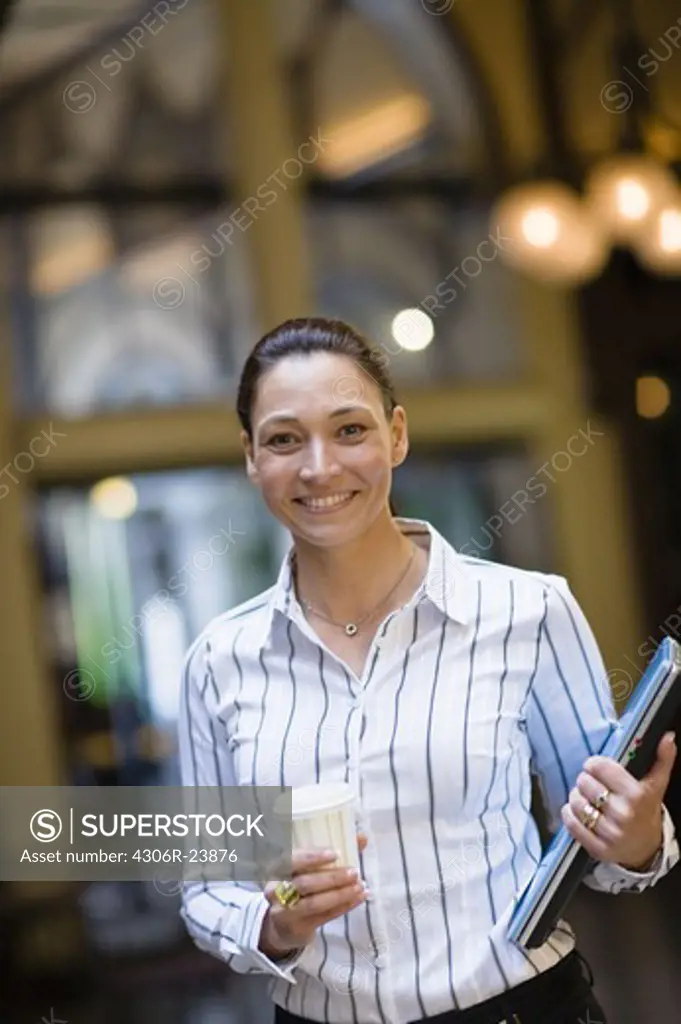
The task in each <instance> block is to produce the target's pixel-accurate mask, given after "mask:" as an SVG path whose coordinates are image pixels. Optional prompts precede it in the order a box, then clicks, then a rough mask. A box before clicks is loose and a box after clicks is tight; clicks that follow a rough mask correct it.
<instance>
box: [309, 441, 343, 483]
mask: <svg viewBox="0 0 681 1024" xmlns="http://www.w3.org/2000/svg"><path fill="white" fill-rule="evenodd" d="M340 472H341V468H340V466H339V465H338V462H337V460H336V458H335V456H334V454H333V452H332V451H331V450H330V449H329V448H328V447H327V445H325V444H324V443H323V442H319V443H316V444H311V445H310V447H309V448H308V450H307V453H306V457H305V459H304V462H303V465H302V466H301V469H300V478H301V480H305V481H309V480H323V479H326V478H327V477H331V476H338V474H339V473H340Z"/></svg>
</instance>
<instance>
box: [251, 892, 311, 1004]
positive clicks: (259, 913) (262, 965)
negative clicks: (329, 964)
mask: <svg viewBox="0 0 681 1024" xmlns="http://www.w3.org/2000/svg"><path fill="white" fill-rule="evenodd" d="M269 906H270V904H269V903H268V901H267V899H266V897H265V895H264V894H261V896H260V898H259V899H258V902H257V906H256V910H255V913H253V915H252V922H251V924H250V926H249V928H248V931H247V932H246V933H245V934H244V935H243V937H242V948H243V950H244V952H245V953H247V954H248V955H249V957H250V959H251V961H252V963H253V966H254V967H255V968H256V970H258V971H261V972H262V973H265V974H273V975H274V976H275V977H277V978H281V979H282V981H288V982H290V983H291V985H295V984H296V979H295V977H294V976H293V973H292V972H293V970H294V969H295V968H296V967H297V966H298V964H299V963H300V960H301V959H302V957H303V955H304V953H305V951H306V949H307V946H302V947H301V948H300V949H296V950H293V952H292V953H291V954H290V956H287V957H285V958H284V959H282V960H270V958H269V957H268V956H265V954H264V953H263V951H262V950H261V949H258V944H259V943H260V934H261V932H262V926H263V921H264V920H265V914H266V913H267V911H268V909H269Z"/></svg>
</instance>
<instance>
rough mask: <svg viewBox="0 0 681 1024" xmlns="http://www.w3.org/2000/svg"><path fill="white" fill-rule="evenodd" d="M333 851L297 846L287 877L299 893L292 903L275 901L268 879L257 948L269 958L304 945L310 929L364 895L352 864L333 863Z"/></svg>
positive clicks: (362, 839) (273, 885)
mask: <svg viewBox="0 0 681 1024" xmlns="http://www.w3.org/2000/svg"><path fill="white" fill-rule="evenodd" d="M366 844H367V839H366V836H364V835H361V834H360V835H359V836H358V845H359V849H360V851H361V850H364V848H365V846H366ZM336 859H337V855H336V854H335V853H330V854H327V855H326V856H325V855H324V851H322V850H315V849H298V850H294V851H293V856H292V859H291V880H292V881H293V883H294V884H295V887H296V889H297V890H298V892H299V893H300V897H301V898H300V899H299V900H298V902H297V903H296V904H295V905H294V906H292V907H283V906H282V905H281V903H279V901H278V899H277V897H276V895H275V892H274V890H275V888H276V886H277V883H276V882H268V883H267V885H266V887H265V896H266V898H267V900H268V902H269V904H270V906H269V908H268V910H267V913H266V914H265V918H264V920H263V926H262V930H261V932H260V944H259V946H260V950H261V951H262V952H263V953H264V954H265V956H269V958H270V959H277V957H279V958H281V957H284V956H287V955H288V954H290V953H291V952H292V951H293V950H295V949H300V948H301V947H303V946H306V945H307V944H308V943H309V942H311V940H312V939H313V938H314V933H315V932H316V930H317V928H319V927H320V926H321V925H323V924H326V922H327V921H333V919H334V918H336V917H341V916H342V915H343V914H347V913H348V911H350V910H353V909H354V907H358V906H359V905H360V904H361V903H363V902H364V900H365V899H366V892H365V889H364V885H363V884H362V881H361V879H360V878H359V873H358V872H357V871H356V870H354V869H352V868H345V867H334V866H333V864H334V861H335V860H336Z"/></svg>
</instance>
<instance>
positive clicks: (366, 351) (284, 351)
mask: <svg viewBox="0 0 681 1024" xmlns="http://www.w3.org/2000/svg"><path fill="white" fill-rule="evenodd" d="M313 352H331V353H333V354H334V355H339V356H348V358H350V359H352V360H353V361H354V362H355V363H356V364H357V366H358V367H359V368H360V369H361V370H363V371H364V373H366V374H367V375H368V376H369V377H371V379H372V380H373V382H374V383H375V384H376V385H377V386H378V388H379V389H380V392H381V396H382V398H383V408H384V409H385V414H386V416H387V417H388V418H390V417H391V416H392V412H393V409H394V408H395V406H396V405H397V397H396V395H395V386H394V384H393V382H392V379H391V377H390V374H389V372H388V368H387V362H388V360H387V357H386V356H384V355H382V354H381V353H379V352H377V351H376V349H375V348H373V347H372V346H371V345H370V344H369V342H368V341H367V340H366V338H364V337H363V336H362V335H361V334H360V333H359V331H356V330H355V329H354V327H350V325H349V324H346V323H345V322H344V321H343V320H327V319H325V318H324V317H305V318H302V317H301V318H299V319H296V320H285V321H284V322H283V323H282V324H279V326H278V327H275V328H274V329H273V330H272V331H269V332H268V333H267V334H265V335H264V336H263V337H262V338H261V339H260V341H259V342H258V343H257V345H256V346H255V348H254V349H253V351H252V352H251V354H250V355H249V357H248V359H247V360H246V362H245V364H244V368H243V370H242V371H241V378H240V380H239V387H238V389H237V399H236V411H237V415H238V417H239V421H240V423H241V426H242V427H243V428H244V430H245V431H246V433H247V434H248V437H249V438H250V440H251V441H252V440H253V424H252V421H251V412H252V410H253V402H254V401H255V393H256V391H257V388H258V382H259V381H260V379H261V377H262V376H263V375H264V374H265V373H267V371H268V370H270V369H271V368H272V367H273V366H274V365H275V364H276V363H278V362H279V360H280V359H284V358H285V357H286V356H294V355H309V354H310V353H313ZM390 513H391V515H393V516H397V515H399V512H398V511H397V509H396V507H395V503H394V501H393V500H392V498H391V499H390Z"/></svg>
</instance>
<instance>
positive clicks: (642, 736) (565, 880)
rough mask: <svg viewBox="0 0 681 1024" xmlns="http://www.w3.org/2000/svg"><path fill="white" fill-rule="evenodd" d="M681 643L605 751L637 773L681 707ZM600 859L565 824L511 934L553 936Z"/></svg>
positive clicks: (643, 685) (640, 689) (647, 681)
mask: <svg viewBox="0 0 681 1024" xmlns="http://www.w3.org/2000/svg"><path fill="white" fill-rule="evenodd" d="M680 674H681V646H680V645H679V644H678V643H677V642H676V641H675V640H672V639H671V638H670V637H665V639H664V640H663V641H662V643H661V644H660V646H659V647H658V649H657V651H656V652H655V654H654V656H653V658H652V660H651V662H650V664H649V665H648V667H647V668H646V671H645V672H644V674H643V676H642V677H641V680H640V682H639V684H638V686H637V687H636V689H635V690H634V693H633V695H632V696H631V698H630V699H629V703H628V704H627V706H626V708H625V710H624V712H623V713H622V716H621V718H620V719H619V721H618V723H617V726H616V727H615V729H614V730H613V732H612V733H611V734H610V736H609V738H608V740H607V741H606V742H605V744H604V745H603V749H602V750H601V751H599V753H601V754H603V755H605V756H606V757H612V758H614V759H615V760H616V761H618V762H619V764H621V765H624V767H625V768H626V769H627V770H628V771H629V772H631V774H632V775H633V776H634V777H635V778H637V779H640V778H642V777H643V776H644V775H645V774H646V773H647V772H648V771H649V769H650V768H651V767H652V765H653V763H654V761H655V759H656V756H657V747H658V744H659V742H660V740H661V739H662V736H663V735H664V733H665V732H666V731H667V730H668V729H669V727H670V726H671V724H672V722H673V720H674V717H675V715H676V713H677V712H678V710H679V708H680V707H681V682H679V675H680ZM593 864H594V861H593V859H592V858H591V857H590V856H589V854H588V853H587V851H586V850H585V848H584V847H583V846H582V845H581V843H579V842H578V841H577V840H576V839H574V838H573V837H572V836H571V835H570V833H569V832H568V830H567V829H566V828H565V826H564V825H561V827H560V829H559V830H558V832H556V834H555V835H554V837H553V839H552V841H551V843H550V845H549V846H548V847H547V849H546V851H545V853H544V855H543V856H542V858H541V860H540V862H539V864H538V866H537V870H536V872H535V874H534V875H533V877H532V878H531V880H530V882H529V884H528V886H527V887H526V889H525V890H524V892H522V893H521V894H520V895H519V897H517V899H516V903H515V907H514V909H513V913H512V916H511V920H510V923H509V928H508V937H509V939H510V940H511V941H512V942H514V943H516V944H517V945H520V946H523V947H526V948H534V947H536V946H540V945H542V943H543V942H545V941H546V939H547V938H548V937H549V935H550V934H551V932H552V931H553V928H554V926H555V924H556V923H557V921H558V919H559V918H560V916H561V914H562V913H563V910H564V909H565V907H566V905H567V903H568V902H569V900H570V899H571V897H572V895H573V894H574V892H575V890H576V889H577V888H578V886H579V885H580V884H581V882H582V880H583V878H584V876H585V874H587V872H588V871H589V870H590V869H591V867H592V866H593Z"/></svg>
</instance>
